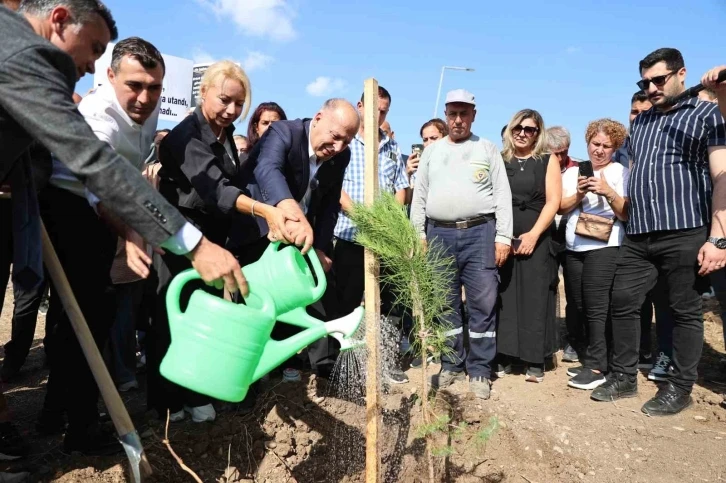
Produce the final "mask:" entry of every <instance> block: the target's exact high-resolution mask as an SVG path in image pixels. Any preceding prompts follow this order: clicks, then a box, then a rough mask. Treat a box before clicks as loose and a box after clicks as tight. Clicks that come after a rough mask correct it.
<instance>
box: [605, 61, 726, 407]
mask: <svg viewBox="0 0 726 483" xmlns="http://www.w3.org/2000/svg"><path fill="white" fill-rule="evenodd" d="M639 67H640V74H641V80H640V81H638V83H637V84H638V87H640V88H641V89H643V90H644V91H645V92H646V94H647V95H648V99H650V102H651V103H652V104H653V107H654V108H653V109H650V110H648V111H646V112H643V113H641V114H640V115H638V116H637V117H636V118H635V119H634V120H633V124H632V128H631V133H630V137H631V142H630V152H629V154H630V159H631V163H632V171H631V176H630V185H629V188H628V192H629V208H628V215H629V223H628V226H627V230H626V236H625V240H624V241H623V245H622V247H621V248H620V254H619V257H618V262H617V270H616V273H615V281H614V282H613V295H612V309H611V314H612V330H613V358H612V363H611V372H610V374H608V377H607V381H606V382H605V384H603V385H602V386H600V387H599V388H597V389H595V390H594V391H593V393H592V396H591V397H592V398H593V399H594V400H597V401H613V400H616V399H619V398H623V397H635V396H636V395H637V391H638V385H637V372H638V330H639V327H640V320H639V319H640V310H641V309H640V307H641V305H642V304H643V301H644V300H645V297H646V294H647V293H648V292H649V291H650V290H651V289H653V287H654V286H655V284H656V282H657V281H658V277H659V275H661V276H662V279H663V282H664V284H665V287H666V290H667V294H668V298H669V303H670V306H671V308H672V309H673V326H674V327H673V360H672V364H673V371H672V373H670V374H669V375H668V378H667V383H666V384H665V385H663V386H662V387H661V388H660V389H659V390H658V393H657V394H656V396H655V397H654V398H652V399H650V400H649V401H648V402H646V403H645V405H643V408H642V411H643V412H644V413H646V414H648V415H652V416H658V415H672V414H677V413H679V412H680V411H682V410H683V409H685V408H687V407H688V406H689V405H691V404H692V399H691V395H690V393H691V390H692V388H693V384H694V383H695V382H696V378H697V372H696V369H697V366H698V361H699V359H700V358H701V350H702V348H703V315H702V301H701V295H700V293H699V291H698V285H699V283H698V277H699V276H704V275H708V274H709V273H711V272H713V271H714V270H718V269H721V268H723V267H724V266H725V265H726V238H725V236H726V125H725V124H724V118H723V117H722V116H721V114H720V113H719V111H718V106H717V105H716V104H713V103H709V102H703V101H701V100H699V99H697V98H694V97H692V98H687V99H684V100H680V101H676V97H677V96H678V95H679V94H680V93H682V92H683V91H684V90H685V80H686V68H685V66H684V63H683V57H682V56H681V53H680V52H679V51H678V50H676V49H670V48H663V49H658V50H656V51H655V52H652V53H651V54H649V55H648V56H647V57H645V58H644V59H643V60H641V61H640V66H639ZM712 204H713V206H712ZM709 225H710V229H709ZM709 230H710V231H709Z"/></svg>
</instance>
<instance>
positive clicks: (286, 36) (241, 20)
mask: <svg viewBox="0 0 726 483" xmlns="http://www.w3.org/2000/svg"><path fill="white" fill-rule="evenodd" d="M197 1H198V2H199V3H200V4H202V5H204V6H207V7H209V8H210V9H211V10H212V11H213V12H214V13H215V14H216V15H217V17H218V18H225V19H226V18H228V19H231V20H232V21H233V22H234V23H235V24H237V26H238V27H239V28H240V29H241V30H242V31H243V32H244V33H245V34H246V35H250V36H253V37H268V38H271V39H273V40H279V41H285V40H291V39H293V38H295V35H296V33H295V29H294V27H293V26H292V20H293V18H294V17H295V11H294V9H293V8H292V7H291V6H290V5H289V2H288V0H197Z"/></svg>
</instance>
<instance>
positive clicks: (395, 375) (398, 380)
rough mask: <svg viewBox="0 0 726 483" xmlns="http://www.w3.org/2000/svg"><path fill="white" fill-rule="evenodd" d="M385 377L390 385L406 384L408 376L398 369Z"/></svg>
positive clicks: (389, 372)
mask: <svg viewBox="0 0 726 483" xmlns="http://www.w3.org/2000/svg"><path fill="white" fill-rule="evenodd" d="M386 376H387V379H388V382H390V383H391V384H406V383H407V382H408V376H407V375H406V373H405V372H403V371H402V370H400V369H391V370H390V371H388V374H386Z"/></svg>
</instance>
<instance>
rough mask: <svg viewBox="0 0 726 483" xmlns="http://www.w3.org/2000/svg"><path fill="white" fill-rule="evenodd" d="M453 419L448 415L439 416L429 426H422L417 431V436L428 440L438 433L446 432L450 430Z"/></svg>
mask: <svg viewBox="0 0 726 483" xmlns="http://www.w3.org/2000/svg"><path fill="white" fill-rule="evenodd" d="M450 422H451V417H449V415H448V414H443V415H441V416H437V417H436V419H435V420H434V421H431V422H430V423H428V424H422V425H421V426H419V427H418V428H417V429H416V435H417V436H418V437H419V438H426V437H427V436H431V435H433V434H436V433H440V432H445V431H447V430H448V428H449V423H450Z"/></svg>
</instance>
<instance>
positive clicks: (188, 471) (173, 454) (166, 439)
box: [162, 409, 204, 483]
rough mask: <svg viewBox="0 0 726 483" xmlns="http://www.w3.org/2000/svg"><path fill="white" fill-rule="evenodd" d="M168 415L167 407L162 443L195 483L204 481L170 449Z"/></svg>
mask: <svg viewBox="0 0 726 483" xmlns="http://www.w3.org/2000/svg"><path fill="white" fill-rule="evenodd" d="M170 415H171V413H170V411H169V410H168V409H167V410H166V429H165V430H164V441H162V443H164V444H165V445H166V447H167V449H168V450H169V453H171V455H172V456H173V457H174V459H175V460H176V462H177V463H179V466H180V467H181V469H183V470H184V471H186V472H187V473H189V474H190V475H191V476H192V478H194V481H196V482H197V483H204V482H203V481H202V480H201V479H200V478H199V476H197V474H196V473H195V472H194V470H192V469H191V468H189V467H188V466H187V465H185V464H184V461H183V460H182V459H181V458H180V457H179V456H178V455H177V454H176V453H175V452H174V449H172V447H171V443H170V442H169V416H170Z"/></svg>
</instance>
